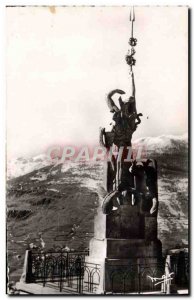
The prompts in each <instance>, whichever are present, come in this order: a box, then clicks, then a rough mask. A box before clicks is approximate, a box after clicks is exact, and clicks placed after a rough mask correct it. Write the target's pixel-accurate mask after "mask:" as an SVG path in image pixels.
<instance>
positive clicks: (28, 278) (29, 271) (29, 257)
mask: <svg viewBox="0 0 194 300" xmlns="http://www.w3.org/2000/svg"><path fill="white" fill-rule="evenodd" d="M24 268H25V269H26V270H25V271H24V272H26V278H25V281H26V283H30V282H31V281H32V251H31V250H27V251H26V256H25V261H24Z"/></svg>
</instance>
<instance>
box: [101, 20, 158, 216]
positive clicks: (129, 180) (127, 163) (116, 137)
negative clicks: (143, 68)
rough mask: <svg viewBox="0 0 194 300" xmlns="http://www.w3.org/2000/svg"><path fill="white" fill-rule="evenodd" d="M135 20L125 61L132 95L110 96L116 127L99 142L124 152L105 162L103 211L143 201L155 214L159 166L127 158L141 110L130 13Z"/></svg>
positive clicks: (117, 92)
mask: <svg viewBox="0 0 194 300" xmlns="http://www.w3.org/2000/svg"><path fill="white" fill-rule="evenodd" d="M130 20H131V22H132V34H131V38H130V40H129V44H130V46H131V49H130V51H129V53H128V55H127V56H126V62H127V64H128V65H129V66H130V72H129V75H130V82H131V96H130V97H129V98H128V99H127V101H123V99H122V95H124V94H125V92H124V91H123V90H120V89H115V90H113V91H111V92H110V93H109V94H108V96H107V104H108V107H109V109H110V112H111V113H113V118H112V119H113V121H114V124H113V127H112V130H111V131H110V132H106V131H105V128H102V129H101V130H100V144H101V146H103V147H105V148H106V149H107V151H108V152H110V151H111V150H112V148H113V147H116V149H117V150H118V152H119V150H120V149H121V147H122V150H123V151H122V155H121V157H119V155H117V156H116V157H115V156H114V155H111V157H110V161H107V162H106V170H105V174H106V179H105V190H106V191H107V192H108V194H107V195H106V196H105V198H104V201H103V205H102V210H103V213H105V214H109V213H110V212H111V211H112V210H113V209H116V208H118V207H119V206H120V205H122V204H123V203H129V204H130V203H131V204H132V205H135V204H136V203H139V202H140V203H141V205H140V206H141V210H145V212H146V213H147V212H148V211H149V213H150V214H151V215H154V214H156V213H157V206H158V201H157V166H156V162H154V161H153V160H147V161H144V162H143V161H140V162H137V161H135V160H133V155H131V160H127V157H128V150H129V147H131V139H132V135H133V133H134V131H135V130H136V129H137V126H138V125H139V124H140V123H141V120H140V117H142V113H137V109H136V99H135V80H134V73H133V69H132V67H133V66H134V65H135V62H136V61H135V59H134V54H135V50H134V46H136V44H137V40H136V39H134V38H133V21H134V15H133V17H132V16H131V15H130ZM115 94H119V95H120V96H119V99H118V101H119V106H120V107H118V106H117V105H116V104H115V102H114V101H113V99H112V97H113V95H115Z"/></svg>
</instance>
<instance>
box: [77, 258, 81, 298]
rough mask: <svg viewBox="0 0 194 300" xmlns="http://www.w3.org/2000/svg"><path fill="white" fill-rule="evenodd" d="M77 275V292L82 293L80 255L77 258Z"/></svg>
mask: <svg viewBox="0 0 194 300" xmlns="http://www.w3.org/2000/svg"><path fill="white" fill-rule="evenodd" d="M78 276H79V280H78V293H79V294H81V293H82V261H81V258H80V257H79V258H78Z"/></svg>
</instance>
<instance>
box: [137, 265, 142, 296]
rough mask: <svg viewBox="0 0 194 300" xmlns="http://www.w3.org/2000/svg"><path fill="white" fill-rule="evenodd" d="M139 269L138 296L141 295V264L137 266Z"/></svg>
mask: <svg viewBox="0 0 194 300" xmlns="http://www.w3.org/2000/svg"><path fill="white" fill-rule="evenodd" d="M137 269H138V294H141V271H140V264H138V265H137Z"/></svg>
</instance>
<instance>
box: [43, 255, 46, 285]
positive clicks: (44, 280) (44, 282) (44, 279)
mask: <svg viewBox="0 0 194 300" xmlns="http://www.w3.org/2000/svg"><path fill="white" fill-rule="evenodd" d="M46 275H47V271H46V253H44V278H43V286H45V285H46Z"/></svg>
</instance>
